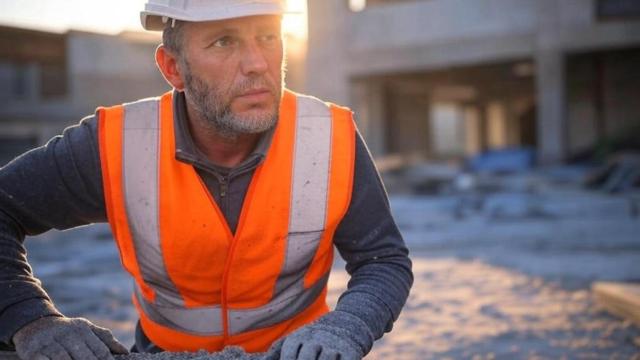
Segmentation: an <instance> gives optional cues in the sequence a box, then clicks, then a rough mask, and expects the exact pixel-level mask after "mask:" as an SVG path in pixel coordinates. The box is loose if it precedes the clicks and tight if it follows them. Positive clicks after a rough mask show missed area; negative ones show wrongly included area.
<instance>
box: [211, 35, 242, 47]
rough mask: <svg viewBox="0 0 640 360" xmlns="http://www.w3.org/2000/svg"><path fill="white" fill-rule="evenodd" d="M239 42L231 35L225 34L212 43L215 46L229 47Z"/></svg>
mask: <svg viewBox="0 0 640 360" xmlns="http://www.w3.org/2000/svg"><path fill="white" fill-rule="evenodd" d="M236 43H237V41H235V39H234V38H232V37H231V36H225V37H222V38H220V39H218V40H216V41H214V42H213V43H212V44H211V45H212V46H215V47H221V48H224V47H229V46H233V45H235V44H236Z"/></svg>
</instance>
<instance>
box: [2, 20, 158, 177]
mask: <svg viewBox="0 0 640 360" xmlns="http://www.w3.org/2000/svg"><path fill="white" fill-rule="evenodd" d="M159 41H160V40H159V36H158V35H154V34H140V33H129V32H124V33H121V34H119V35H117V36H112V35H105V34H94V33H87V32H79V31H69V32H67V33H63V34H58V33H48V32H42V31H35V30H28V29H20V28H14V27H3V26H1V27H0V101H2V105H3V106H2V107H0V166H2V165H4V164H6V163H7V162H8V161H10V160H11V159H13V157H15V156H16V155H18V154H21V153H22V152H24V151H26V150H28V149H31V148H33V147H35V146H38V145H42V144H44V143H45V142H46V141H47V140H48V139H50V138H51V137H53V136H55V135H57V134H60V133H61V131H62V130H63V129H64V128H65V127H67V126H69V125H72V124H75V123H77V122H78V121H80V119H81V118H83V117H84V116H87V115H90V114H92V113H93V112H94V111H95V109H96V107H98V106H103V105H104V106H108V105H112V104H118V103H121V102H124V101H131V100H134V99H138V98H142V97H148V96H153V95H156V94H160V93H162V92H164V91H167V90H168V89H169V87H168V86H167V84H166V83H165V81H164V79H163V78H162V76H161V75H160V74H159V72H158V71H157V69H156V67H155V63H154V60H153V59H154V55H153V54H154V51H155V48H156V46H157V45H158V43H159Z"/></svg>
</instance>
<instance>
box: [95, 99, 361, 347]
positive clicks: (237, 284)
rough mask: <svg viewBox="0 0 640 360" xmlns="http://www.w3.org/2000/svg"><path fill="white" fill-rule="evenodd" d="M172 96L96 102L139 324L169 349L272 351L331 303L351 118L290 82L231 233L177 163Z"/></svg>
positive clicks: (347, 190) (348, 179)
mask: <svg viewBox="0 0 640 360" xmlns="http://www.w3.org/2000/svg"><path fill="white" fill-rule="evenodd" d="M172 97H173V95H172V93H171V92H169V93H167V94H165V95H163V96H162V97H159V98H151V99H145V100H140V101H138V102H134V103H129V104H124V105H120V106H115V107H111V108H99V109H98V116H99V139H100V161H101V166H102V177H103V179H104V180H103V182H104V193H105V201H106V208H107V216H108V219H109V223H110V225H111V229H112V231H113V234H114V236H115V238H116V241H117V244H118V247H119V250H120V257H121V261H122V264H123V266H124V267H125V269H126V270H127V271H128V272H129V273H130V274H131V276H132V277H133V279H134V292H133V296H132V298H133V302H134V304H135V306H136V308H137V310H138V313H139V315H140V323H141V326H142V329H143V330H144V333H145V334H146V335H147V336H148V337H149V339H150V340H151V341H152V342H153V343H155V344H156V345H158V346H160V347H161V348H163V349H165V350H168V351H196V350H199V349H205V350H208V351H218V350H220V349H222V348H224V347H225V346H227V345H239V346H242V347H244V349H245V350H246V351H249V352H258V351H265V350H267V349H268V348H269V346H270V345H271V343H273V342H274V341H276V340H277V339H279V338H281V337H282V336H284V335H286V334H288V333H290V332H291V331H293V330H295V329H296V328H298V327H300V326H302V325H304V324H307V323H309V322H311V321H313V320H315V319H317V318H318V317H320V316H321V315H323V314H324V313H326V312H327V311H328V307H327V304H326V301H325V298H326V292H327V280H328V278H329V272H330V269H331V264H332V261H333V242H332V240H333V235H334V232H335V230H336V227H337V226H338V224H339V223H340V221H341V220H342V218H343V217H344V214H345V213H346V211H347V208H348V206H349V202H350V199H351V190H352V181H353V167H354V158H355V125H354V123H353V120H352V114H351V112H350V111H349V110H348V109H345V108H341V107H338V106H335V105H331V104H326V103H324V102H321V101H320V100H318V99H315V98H312V97H308V96H303V95H299V94H294V93H292V92H290V91H288V90H285V92H284V94H283V97H282V101H281V105H280V114H279V120H278V124H277V127H276V130H275V133H274V138H273V141H272V144H271V146H270V148H269V151H268V152H267V155H266V157H265V159H264V162H263V163H262V164H260V165H259V166H258V167H257V169H256V171H255V174H254V175H253V179H252V181H251V184H250V186H249V188H248V190H247V194H246V197H245V200H244V203H243V206H242V211H241V215H240V220H239V224H238V228H237V231H236V233H235V235H233V234H232V233H231V231H230V230H229V227H228V225H227V223H226V221H225V219H224V216H223V215H222V213H221V211H220V209H219V208H218V206H217V205H216V203H215V201H214V200H213V199H212V198H211V196H210V194H209V192H208V190H207V188H206V186H205V185H204V183H203V182H202V180H201V178H200V176H198V174H197V173H196V171H195V169H194V167H193V166H192V165H190V164H186V163H183V162H180V161H177V160H176V159H175V136H174V132H175V130H174V121H173V114H174V109H173V99H172Z"/></svg>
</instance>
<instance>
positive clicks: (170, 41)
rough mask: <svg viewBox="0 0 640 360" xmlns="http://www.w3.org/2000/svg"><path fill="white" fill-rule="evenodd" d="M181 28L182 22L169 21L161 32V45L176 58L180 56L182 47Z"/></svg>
mask: <svg viewBox="0 0 640 360" xmlns="http://www.w3.org/2000/svg"><path fill="white" fill-rule="evenodd" d="M183 27H184V22H183V21H179V20H171V19H170V20H169V21H168V22H167V25H166V26H165V27H164V30H163V31H162V43H163V44H164V47H166V48H167V49H168V50H169V51H170V52H172V53H173V54H174V55H176V56H178V57H180V56H182V45H183V44H184V39H183V36H182V28H183Z"/></svg>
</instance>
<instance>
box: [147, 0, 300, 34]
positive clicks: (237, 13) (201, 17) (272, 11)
mask: <svg viewBox="0 0 640 360" xmlns="http://www.w3.org/2000/svg"><path fill="white" fill-rule="evenodd" d="M291 13H292V12H287V11H284V9H283V7H282V6H280V5H275V4H260V3H258V4H255V3H253V4H248V5H242V6H236V7H231V8H226V9H215V10H213V11H211V12H209V13H206V12H202V13H199V14H198V15H197V16H194V15H189V14H186V13H178V12H176V11H175V10H173V9H167V8H165V7H161V6H149V5H147V8H146V9H145V10H144V11H141V12H140V22H141V23H142V27H143V28H144V29H145V30H149V31H162V30H164V28H165V26H166V20H163V19H175V20H181V21H190V22H201V21H215V20H226V19H234V18H240V17H246V16H255V15H284V14H291Z"/></svg>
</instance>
